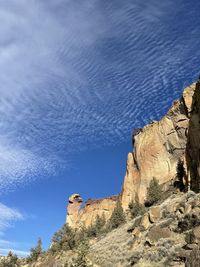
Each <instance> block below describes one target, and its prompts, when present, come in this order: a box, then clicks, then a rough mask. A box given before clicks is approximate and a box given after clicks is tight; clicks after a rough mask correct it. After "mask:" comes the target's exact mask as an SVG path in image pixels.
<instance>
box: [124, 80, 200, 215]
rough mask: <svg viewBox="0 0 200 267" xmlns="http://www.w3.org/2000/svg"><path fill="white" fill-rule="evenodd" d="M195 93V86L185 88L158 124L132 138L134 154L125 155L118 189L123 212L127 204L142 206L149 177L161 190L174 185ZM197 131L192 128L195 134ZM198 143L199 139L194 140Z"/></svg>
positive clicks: (182, 153) (184, 145) (182, 155)
mask: <svg viewBox="0 0 200 267" xmlns="http://www.w3.org/2000/svg"><path fill="white" fill-rule="evenodd" d="M195 89H196V84H193V85H191V86H189V87H187V88H186V89H185V90H184V92H183V97H182V98H181V99H180V100H179V101H175V102H174V103H173V105H172V107H171V109H170V110H169V112H168V113H167V114H166V115H165V116H164V117H163V118H162V119H161V120H160V121H159V122H153V123H151V124H148V125H147V126H145V127H144V128H143V129H142V130H140V131H137V134H136V135H135V136H134V138H133V139H134V140H133V143H134V150H133V152H132V153H129V154H128V159H127V168H126V174H125V177H124V183H123V188H122V206H123V208H124V209H125V210H126V209H128V205H129V203H130V201H131V200H133V201H134V200H135V199H136V198H137V199H138V200H139V201H140V202H144V200H145V197H146V192H147V188H148V186H149V183H150V181H151V179H152V178H153V177H155V178H157V179H158V180H159V182H160V184H163V186H164V188H167V187H168V185H169V184H170V183H171V182H173V181H174V179H175V177H176V167H177V163H178V161H179V160H180V159H184V158H185V151H186V146H187V134H188V127H189V118H190V115H189V114H190V113H191V111H192V105H193V94H194V91H195ZM196 121H197V119H195V122H196ZM199 125H200V124H199ZM199 127H200V126H199ZM199 127H197V126H196V128H197V129H198V130H199ZM199 133H200V131H199ZM199 137H200V134H199ZM199 141H200V139H198V140H197V142H199ZM198 146H200V142H199V143H198ZM194 154H195V155H196V152H195V153H194ZM199 157H200V156H199ZM185 180H186V178H185Z"/></svg>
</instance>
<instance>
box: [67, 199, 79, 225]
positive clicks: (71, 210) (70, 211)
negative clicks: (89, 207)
mask: <svg viewBox="0 0 200 267" xmlns="http://www.w3.org/2000/svg"><path fill="white" fill-rule="evenodd" d="M82 202H83V200H82V198H81V196H80V195H79V194H73V195H71V197H70V198H69V203H68V206H67V218H66V223H67V224H68V225H69V226H70V227H73V228H75V227H76V225H77V222H78V216H79V210H80V207H81V204H82Z"/></svg>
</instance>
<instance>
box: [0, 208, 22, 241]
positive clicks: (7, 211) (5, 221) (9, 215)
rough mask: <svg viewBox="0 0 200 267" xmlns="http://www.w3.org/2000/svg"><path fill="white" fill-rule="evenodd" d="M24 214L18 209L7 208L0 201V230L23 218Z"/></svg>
mask: <svg viewBox="0 0 200 267" xmlns="http://www.w3.org/2000/svg"><path fill="white" fill-rule="evenodd" d="M23 219H24V216H23V215H22V213H20V212H19V211H18V210H16V209H13V208H9V207H8V206H6V205H4V204H2V203H0V232H1V233H2V232H3V231H5V230H6V229H7V228H9V227H11V226H12V223H13V222H15V221H19V220H23ZM0 243H1V241H0Z"/></svg>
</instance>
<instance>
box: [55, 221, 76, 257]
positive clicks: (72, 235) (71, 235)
mask: <svg viewBox="0 0 200 267" xmlns="http://www.w3.org/2000/svg"><path fill="white" fill-rule="evenodd" d="M75 246H76V232H75V230H74V229H72V228H71V227H70V226H69V225H68V224H65V225H63V227H62V228H61V229H60V230H59V231H58V232H56V233H55V234H54V236H53V238H52V246H51V248H50V250H51V252H56V251H60V250H72V249H73V248H74V247H75Z"/></svg>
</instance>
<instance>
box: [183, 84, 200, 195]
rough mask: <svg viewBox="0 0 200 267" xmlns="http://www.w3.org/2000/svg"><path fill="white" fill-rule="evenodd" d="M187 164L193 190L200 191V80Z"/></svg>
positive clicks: (196, 88)
mask: <svg viewBox="0 0 200 267" xmlns="http://www.w3.org/2000/svg"><path fill="white" fill-rule="evenodd" d="M188 115H189V118H190V122H189V126H188V139H187V147H186V164H187V176H188V180H189V184H190V186H191V189H192V190H193V191H196V192H199V191H200V80H199V81H198V82H197V83H196V86H195V92H194V95H193V98H192V104H191V109H190V112H189V114H188Z"/></svg>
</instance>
